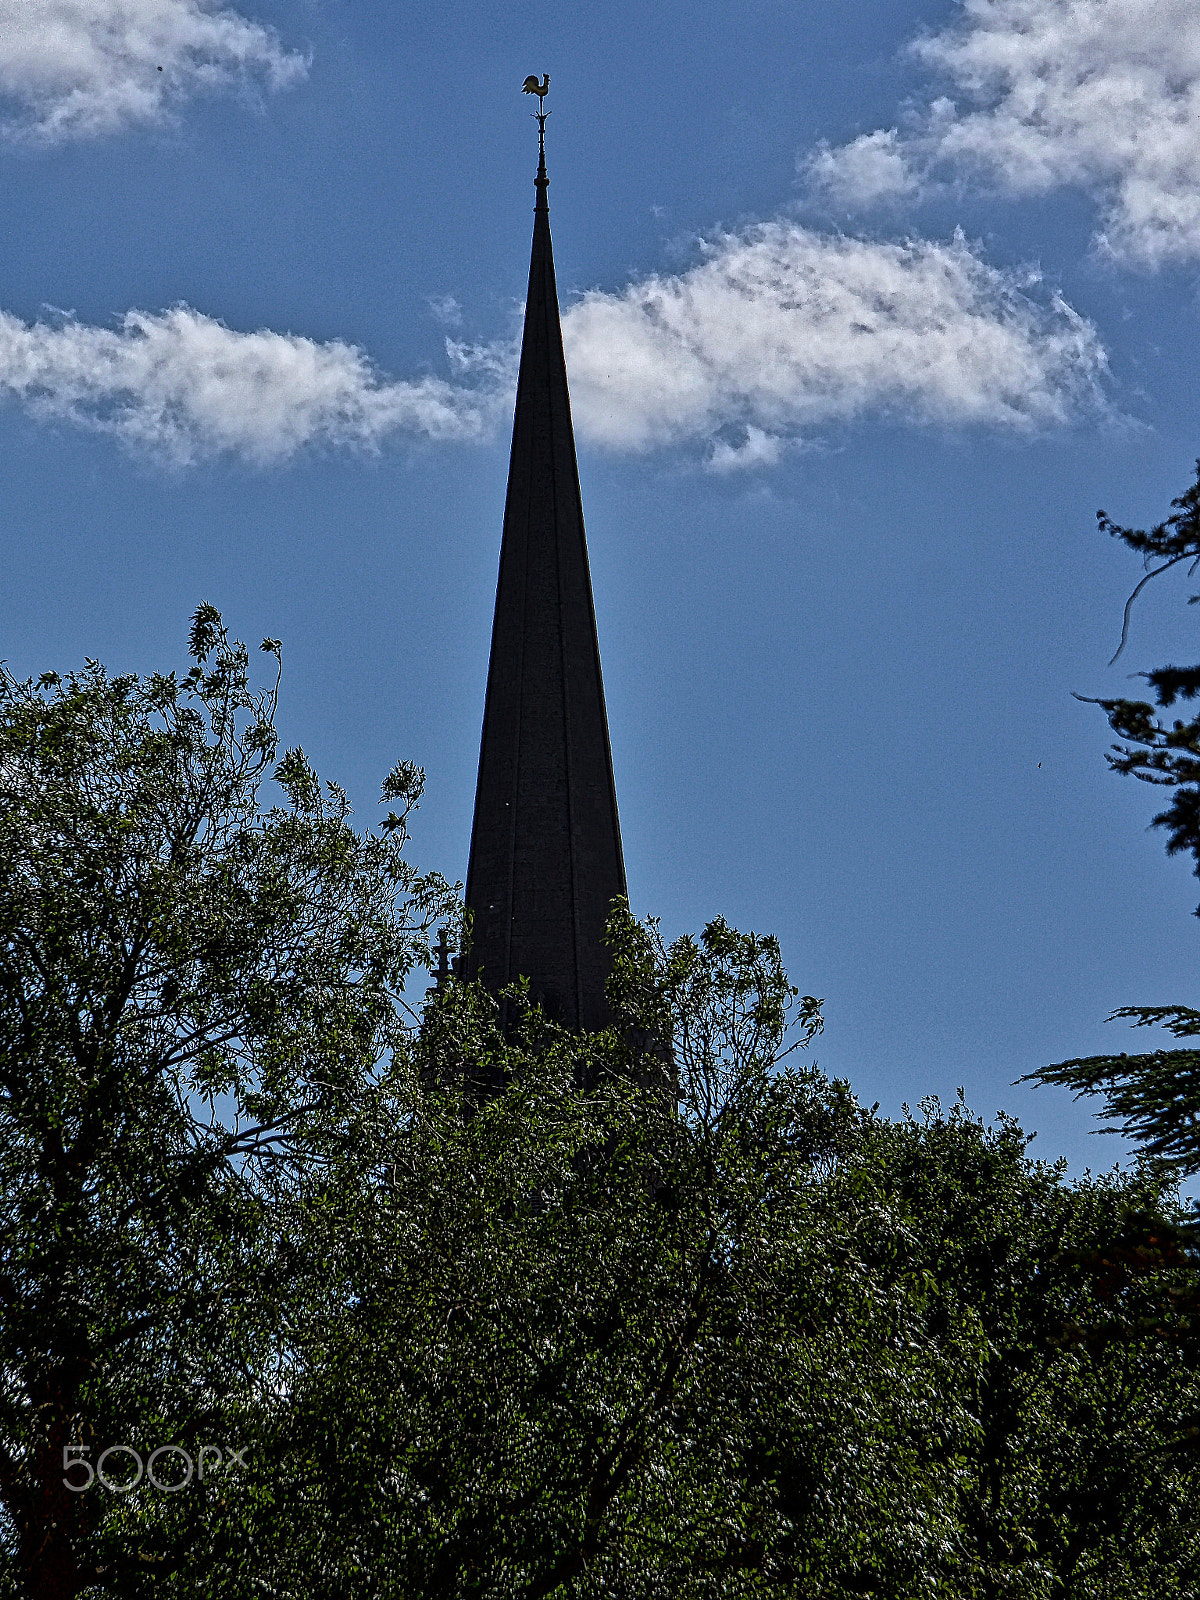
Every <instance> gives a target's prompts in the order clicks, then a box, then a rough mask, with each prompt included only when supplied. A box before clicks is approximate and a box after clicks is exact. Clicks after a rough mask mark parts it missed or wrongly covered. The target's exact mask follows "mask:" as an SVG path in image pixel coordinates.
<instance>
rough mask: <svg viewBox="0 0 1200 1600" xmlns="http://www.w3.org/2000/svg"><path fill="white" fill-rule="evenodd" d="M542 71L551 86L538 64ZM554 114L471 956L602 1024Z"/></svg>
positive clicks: (596, 742) (600, 883)
mask: <svg viewBox="0 0 1200 1600" xmlns="http://www.w3.org/2000/svg"><path fill="white" fill-rule="evenodd" d="M546 82H547V83H548V82H549V80H548V79H547V80H546ZM530 84H532V86H533V87H532V90H531V92H533V93H537V94H539V95H542V94H544V92H545V90H544V88H543V89H540V90H539V89H538V87H537V81H536V79H530V80H528V81H527V85H526V87H527V88H529V86H530ZM545 118H546V113H544V112H540V113H539V117H538V123H539V146H540V155H539V161H538V173H537V178H536V179H535V180H534V186H535V188H536V190H537V202H536V205H535V208H534V216H533V249H532V253H531V257H530V262H529V294H528V297H527V299H526V302H525V331H524V337H523V340H522V344H521V368H520V375H519V377H518V380H517V403H516V414H515V416H514V419H513V437H512V455H511V458H510V462H509V471H508V497H507V500H506V502H505V507H504V533H503V538H502V541H501V546H500V576H499V581H498V583H497V586H496V612H495V619H494V621H493V624H492V654H491V663H490V665H489V667H488V681H487V700H486V704H485V707H484V714H483V737H482V740H481V743H480V749H479V779H478V784H477V786H476V790H475V822H474V826H473V829H472V833H471V859H470V866H469V868H468V870H467V894H466V903H467V909H468V911H469V912H470V913H471V917H472V924H471V944H470V948H469V951H468V953H467V957H466V962H465V971H466V975H467V976H468V977H470V978H479V979H480V980H481V981H482V982H483V983H484V984H485V985H486V986H487V987H488V988H489V989H490V990H492V991H493V992H495V991H497V990H499V989H501V988H503V987H504V986H505V985H506V984H509V983H511V982H513V981H514V980H516V979H517V978H518V977H521V976H526V977H528V979H529V982H530V992H531V995H532V997H533V998H534V1000H535V1001H538V1002H540V1003H541V1005H542V1006H543V1008H544V1010H545V1011H546V1013H547V1015H548V1016H550V1017H553V1018H554V1019H555V1020H556V1021H558V1022H560V1023H562V1024H563V1025H564V1026H566V1027H569V1028H575V1029H584V1030H592V1029H595V1028H600V1027H603V1026H604V1025H605V1023H606V1022H607V1021H608V1020H609V1012H608V1006H607V1003H606V1001H605V997H604V982H605V979H606V977H607V975H608V971H609V958H608V952H607V950H606V949H605V946H604V942H603V935H604V923H605V919H606V917H607V916H608V912H609V908H610V905H611V902H612V901H613V899H614V898H616V897H617V896H624V895H625V893H626V888H625V863H624V859H623V857H622V854H621V827H620V822H619V820H618V817H617V794H616V785H615V783H614V781H613V767H612V752H611V750H610V747H609V739H608V717H607V714H606V712H605V707H604V685H603V681H602V679H601V676H600V647H599V642H598V639H597V634H596V615H595V609H594V607H593V604H592V581H591V575H590V572H589V569H588V555H587V543H586V541H585V539H584V532H583V507H582V504H581V501H580V494H579V470H578V466H577V464H576V459H575V436H574V433H573V431H572V427H571V401H570V396H569V394H568V391H567V370H566V363H565V361H564V359H563V345H562V330H561V327H560V325H559V310H558V291H557V289H556V287H555V281H554V254H553V250H552V248H551V244H550V211H549V207H548V205H547V200H546V190H547V188H548V186H549V179H548V178H547V176H546V154H545Z"/></svg>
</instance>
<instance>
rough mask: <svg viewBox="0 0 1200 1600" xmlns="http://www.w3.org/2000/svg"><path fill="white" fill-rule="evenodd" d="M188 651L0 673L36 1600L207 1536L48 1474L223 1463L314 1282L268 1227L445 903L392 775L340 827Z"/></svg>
mask: <svg viewBox="0 0 1200 1600" xmlns="http://www.w3.org/2000/svg"><path fill="white" fill-rule="evenodd" d="M190 649H191V654H192V656H193V659H194V665H193V667H192V669H191V670H190V671H189V672H188V674H187V675H186V676H185V677H184V678H183V679H182V681H180V680H178V679H177V678H176V677H175V675H174V674H170V675H166V676H163V675H159V674H155V675H153V676H151V677H148V678H145V679H140V678H137V677H134V676H131V675H127V676H120V677H111V678H110V677H109V676H108V675H107V674H106V673H105V672H104V670H103V669H102V668H101V667H100V666H99V665H97V664H96V663H94V662H89V663H88V664H87V667H86V668H85V670H84V671H83V672H81V673H76V674H72V675H71V676H69V677H68V678H66V679H61V678H59V677H58V676H57V675H55V674H47V675H46V676H45V677H43V678H42V679H41V680H40V681H39V682H38V683H36V684H35V683H33V682H18V681H17V680H15V679H14V678H13V677H12V676H11V675H9V674H8V673H6V672H5V673H3V674H2V675H0V1308H2V1311H3V1321H2V1323H0V1371H2V1373H3V1383H2V1385H0V1498H2V1501H3V1508H4V1518H3V1521H2V1522H0V1547H2V1548H4V1549H5V1550H6V1551H7V1555H8V1558H9V1562H8V1564H9V1567H10V1570H13V1571H15V1572H16V1573H23V1574H24V1581H25V1582H26V1583H27V1584H28V1585H29V1588H30V1592H31V1593H34V1594H38V1595H46V1596H51V1595H54V1596H57V1595H62V1596H69V1595H71V1594H74V1593H76V1592H78V1590H79V1589H80V1587H81V1586H82V1585H84V1584H87V1583H90V1582H95V1581H103V1582H105V1583H107V1584H108V1585H110V1586H113V1585H115V1586H117V1587H118V1588H119V1587H120V1586H121V1585H122V1584H124V1583H125V1582H126V1581H127V1580H132V1578H133V1577H134V1576H135V1575H136V1574H138V1573H141V1572H145V1571H147V1570H151V1571H153V1572H154V1573H155V1574H156V1575H157V1576H156V1581H158V1579H159V1578H161V1577H162V1576H164V1575H165V1574H167V1573H169V1572H170V1571H171V1570H172V1569H173V1568H175V1567H178V1566H179V1564H180V1563H184V1562H186V1561H187V1560H189V1559H190V1557H191V1555H192V1553H194V1551H195V1549H196V1547H197V1540H202V1539H203V1537H204V1534H203V1524H204V1512H205V1506H206V1504H207V1503H208V1502H209V1501H211V1500H213V1498H214V1496H215V1495H216V1490H215V1488H212V1487H208V1488H204V1489H200V1488H199V1486H198V1488H197V1493H195V1494H190V1493H189V1494H180V1495H178V1496H175V1497H168V1496H163V1497H160V1500H159V1501H158V1502H157V1503H156V1506H155V1509H154V1510H153V1512H152V1514H151V1515H150V1516H149V1517H148V1518H142V1519H139V1518H136V1517H133V1516H132V1515H131V1513H130V1510H129V1507H130V1504H131V1502H130V1501H128V1500H126V1499H124V1498H123V1497H122V1496H121V1495H120V1494H119V1493H117V1494H114V1493H107V1492H101V1491H100V1489H99V1488H95V1487H94V1488H93V1489H92V1490H90V1491H88V1492H84V1493H74V1492H72V1491H71V1490H70V1489H69V1488H68V1487H67V1486H66V1483H65V1482H64V1460H65V1459H69V1458H70V1457H71V1456H72V1455H75V1456H78V1457H79V1458H80V1459H86V1458H87V1456H88V1453H89V1452H90V1459H91V1460H92V1461H95V1460H96V1458H97V1456H98V1455H99V1454H100V1452H102V1451H103V1450H104V1449H105V1448H106V1447H108V1446H121V1445H132V1446H134V1447H135V1448H139V1449H140V1450H142V1451H143V1452H148V1451H150V1450H153V1449H154V1448H156V1447H157V1446H159V1445H168V1444H175V1445H179V1446H181V1447H186V1448H188V1449H190V1450H191V1451H192V1453H193V1454H194V1453H195V1450H196V1449H197V1448H198V1446H199V1445H200V1444H201V1443H211V1444H216V1445H217V1446H221V1445H228V1444H233V1445H238V1444H244V1443H245V1442H246V1441H245V1439H244V1436H243V1437H242V1438H238V1437H237V1435H238V1431H239V1427H240V1421H239V1419H240V1417H241V1415H242V1414H243V1412H244V1410H245V1408H246V1407H248V1406H251V1405H253V1406H258V1407H260V1408H261V1407H262V1406H264V1405H266V1404H267V1402H268V1401H269V1399H270V1397H271V1395H272V1393H273V1391H274V1389H275V1387H276V1386H277V1384H278V1381H279V1378H278V1375H279V1369H280V1365H281V1362H282V1361H283V1359H284V1356H285V1352H286V1330H287V1328H288V1326H289V1323H290V1320H291V1318H292V1316H293V1313H294V1308H295V1303H296V1302H297V1300H299V1299H302V1298H303V1285H304V1283H305V1280H306V1277H307V1275H308V1269H307V1265H306V1263H305V1261H304V1259H303V1257H302V1256H301V1255H300V1253H299V1252H298V1250H297V1247H296V1241H295V1239H294V1237H292V1236H291V1234H290V1233H289V1229H288V1227H287V1225H286V1224H287V1219H288V1217H289V1215H290V1213H291V1210H292V1209H293V1208H294V1206H295V1204H296V1203H297V1200H298V1198H300V1197H302V1196H303V1195H304V1194H305V1193H306V1192H307V1191H308V1190H310V1189H312V1188H314V1187H315V1188H316V1189H318V1190H319V1189H320V1187H321V1185H322V1184H323V1183H324V1182H325V1181H326V1177H325V1174H326V1173H327V1171H328V1167H329V1162H330V1152H331V1148H332V1147H333V1146H335V1145H336V1144H337V1143H338V1142H339V1140H341V1139H343V1138H350V1137H351V1136H352V1135H353V1133H354V1130H355V1129H356V1128H357V1127H358V1126H359V1124H360V1123H361V1122H362V1120H363V1118H364V1116H366V1115H368V1113H369V1112H370V1111H371V1108H372V1106H373V1105H374V1103H375V1101H376V1099H377V1095H378V1091H377V1088H376V1086H375V1083H374V1074H375V1069H376V1066H377V1063H378V1062H379V1061H380V1059H381V1058H383V1057H386V1055H387V1053H388V1052H389V1051H391V1050H393V1049H394V1048H395V1047H396V1044H397V1042H398V1040H399V1039H400V1038H401V1036H402V1032H403V1030H402V1029H400V1028H399V1026H398V1012H397V1005H396V1000H397V994H398V990H399V987H400V985H401V984H402V983H403V981H404V979H405V976H406V974H407V973H408V971H409V970H410V968H411V966H412V964H413V962H414V961H416V960H418V959H423V958H424V954H425V951H426V949H427V946H426V942H425V934H426V930H427V928H428V927H429V925H430V923H431V922H432V921H433V920H434V919H435V918H436V917H437V916H438V915H439V914H440V913H442V912H444V910H445V908H446V907H447V905H449V904H450V903H451V898H450V894H449V891H448V890H447V888H446V886H445V885H444V884H443V883H442V882H441V881H440V880H439V879H436V878H419V877H418V876H417V875H416V874H415V872H414V871H413V870H412V868H411V867H409V866H408V864H407V863H406V862H405V860H404V858H403V855H402V848H403V843H404V834H405V830H404V825H403V815H404V814H406V812H407V809H408V808H409V807H411V806H412V805H414V804H415V803H416V800H417V796H418V794H419V790H420V774H419V773H417V772H416V770H415V769H412V768H406V769H398V772H397V774H394V775H393V779H392V781H391V784H390V788H391V791H392V793H391V798H393V799H398V800H400V801H401V803H402V806H403V808H404V810H403V812H402V813H401V814H400V815H396V814H395V813H394V814H393V817H394V825H393V828H392V830H391V832H390V833H389V834H388V835H387V836H385V837H383V838H374V837H370V836H367V837H363V836H360V835H359V834H357V833H355V832H354V830H353V829H352V828H351V826H350V823H349V805H348V803H347V800H346V797H345V795H344V794H343V793H342V791H341V790H340V789H338V788H337V787H336V785H326V786H324V787H322V785H320V784H319V783H318V781H317V778H316V777H315V775H314V774H313V772H312V771H311V768H310V767H309V765H308V763H307V761H306V760H305V758H304V755H303V752H302V751H300V750H292V751H289V752H288V753H287V754H286V755H284V757H283V758H282V759H281V760H279V761H278V763H276V746H277V740H276V733H275V726H274V716H275V709H276V702H277V695H278V682H279V678H278V670H277V672H276V681H275V685H274V687H272V688H271V689H270V690H268V691H254V690H252V689H251V688H250V686H249V682H248V659H247V654H246V651H245V648H244V647H243V646H242V645H241V644H240V643H238V642H236V641H231V640H230V639H229V637H228V635H227V633H226V631H225V628H224V626H223V624H222V622H221V619H220V617H219V615H218V614H217V612H216V611H215V610H214V609H213V608H212V607H211V606H201V607H200V609H199V610H198V611H197V613H196V616H195V619H194V621H193V626H192V632H191V639H190ZM263 649H264V650H265V651H266V652H268V653H269V654H271V655H273V656H274V657H275V658H276V662H278V660H279V657H280V650H279V645H278V643H277V642H276V641H274V640H267V641H264V644H263ZM272 770H273V771H274V776H275V778H276V779H277V781H278V783H279V784H280V785H281V788H282V794H281V797H280V803H279V804H277V805H275V806H272V807H271V808H270V809H268V810H266V811H263V810H262V809H261V808H260V802H259V791H260V787H261V785H262V783H263V782H264V780H265V779H267V778H268V777H269V776H270V775H271V773H272ZM64 1453H65V1454H64ZM174 1459H175V1461H176V1462H178V1461H179V1460H180V1459H181V1458H179V1457H175V1458H174ZM130 1465H131V1458H129V1457H128V1456H125V1457H122V1456H118V1457H117V1458H116V1460H115V1461H113V1462H111V1464H110V1466H109V1474H110V1475H112V1474H114V1473H115V1474H116V1476H117V1478H118V1479H120V1478H121V1476H122V1473H123V1472H127V1471H128V1470H129V1468H130ZM165 1465H166V1464H165V1463H164V1468H165ZM164 1468H160V1473H161V1471H162V1470H164ZM73 1481H74V1482H76V1483H80V1482H82V1481H83V1470H82V1469H77V1472H76V1474H75V1476H74V1479H73ZM236 1492H237V1490H236V1485H235V1484H233V1483H232V1482H230V1484H229V1485H228V1487H227V1490H226V1493H227V1495H236ZM231 1536H232V1535H231Z"/></svg>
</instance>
